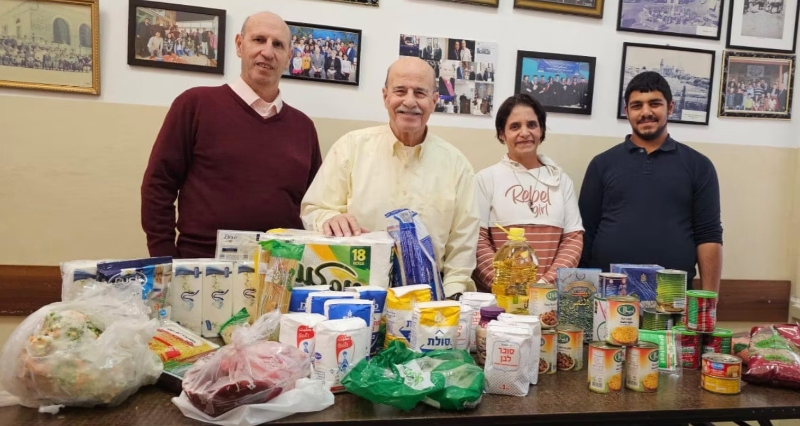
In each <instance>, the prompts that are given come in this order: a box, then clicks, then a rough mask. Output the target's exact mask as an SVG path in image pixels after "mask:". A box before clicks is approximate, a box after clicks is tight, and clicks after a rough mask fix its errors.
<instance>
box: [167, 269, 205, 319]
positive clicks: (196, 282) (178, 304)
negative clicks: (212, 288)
mask: <svg viewBox="0 0 800 426" xmlns="http://www.w3.org/2000/svg"><path fill="white" fill-rule="evenodd" d="M207 262H208V261H203V260H201V259H174V260H173V261H172V274H173V278H172V285H171V286H170V289H169V293H168V296H169V297H168V299H169V303H170V305H171V306H172V320H173V321H175V322H177V323H178V324H180V325H182V326H183V327H184V328H186V329H187V330H189V331H191V332H192V333H195V334H201V331H200V328H201V325H202V322H203V306H202V305H203V277H205V269H206V263H207Z"/></svg>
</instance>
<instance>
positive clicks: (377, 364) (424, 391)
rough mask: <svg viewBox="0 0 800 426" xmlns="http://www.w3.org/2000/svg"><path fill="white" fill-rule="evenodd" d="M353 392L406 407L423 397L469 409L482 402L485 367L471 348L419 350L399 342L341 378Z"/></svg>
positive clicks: (433, 403) (442, 405)
mask: <svg viewBox="0 0 800 426" xmlns="http://www.w3.org/2000/svg"><path fill="white" fill-rule="evenodd" d="M342 384H343V385H344V387H345V389H347V391H348V392H350V393H353V394H356V395H358V396H360V397H362V398H364V399H368V400H370V401H372V402H377V403H380V404H386V405H390V406H392V407H395V408H399V409H401V410H406V411H408V410H411V409H412V408H414V407H415V406H416V405H417V404H418V403H420V402H423V403H425V404H428V405H431V406H433V407H436V408H439V409H442V410H465V409H468V408H474V407H476V406H477V405H478V403H480V400H481V396H482V394H483V369H482V368H480V367H478V366H477V365H475V361H473V360H472V357H471V356H470V355H469V353H468V352H467V351H463V350H436V351H431V352H427V353H424V354H423V353H417V352H414V351H412V350H410V349H408V348H406V346H405V345H404V344H403V343H402V342H400V341H395V342H392V343H390V344H389V347H388V348H387V349H386V350H384V351H382V352H380V353H379V354H378V355H376V356H374V357H372V358H371V359H369V360H362V361H361V362H359V363H358V364H356V366H355V367H353V369H352V370H350V372H349V373H347V375H346V376H345V377H344V378H343V379H342Z"/></svg>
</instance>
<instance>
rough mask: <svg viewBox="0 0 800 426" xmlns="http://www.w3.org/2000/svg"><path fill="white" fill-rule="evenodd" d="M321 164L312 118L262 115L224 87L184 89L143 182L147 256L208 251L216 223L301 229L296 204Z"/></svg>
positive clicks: (284, 111) (291, 112)
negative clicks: (264, 116) (176, 236)
mask: <svg viewBox="0 0 800 426" xmlns="http://www.w3.org/2000/svg"><path fill="white" fill-rule="evenodd" d="M321 163H322V155H321V154H320V148H319V140H318V139H317V131H316V129H315V128H314V123H313V122H312V121H311V119H310V118H308V116H306V115H305V114H303V113H302V112H300V111H298V110H296V109H295V108H292V107H291V106H289V105H287V104H285V103H284V105H283V108H281V111H280V113H278V114H277V115H274V116H272V117H270V118H267V119H265V118H262V117H261V116H260V115H258V113H256V112H255V111H254V110H253V109H252V108H251V107H250V106H249V105H247V104H246V103H245V102H244V101H243V100H242V99H241V98H240V97H239V96H238V95H236V93H235V92H234V91H233V90H232V89H231V88H230V87H229V86H228V85H223V86H218V87H196V88H193V89H189V90H187V91H185V92H184V93H182V94H181V95H180V96H178V97H177V98H176V99H175V101H174V102H173V104H172V106H171V107H170V109H169V112H168V113H167V116H166V118H165V119H164V124H163V126H162V127H161V131H160V132H159V134H158V137H157V139H156V142H155V145H154V146H153V151H152V153H151V154H150V161H149V162H148V164H147V170H146V171H145V174H144V181H143V182H142V228H143V229H144V231H145V233H146V234H147V247H148V249H149V250H150V255H151V256H174V257H178V258H195V257H214V251H215V248H216V235H217V230H219V229H231V230H246V231H265V230H268V229H272V228H302V227H303V224H302V222H301V221H300V202H301V201H302V199H303V196H304V195H305V193H306V190H307V189H308V186H309V185H310V184H311V181H312V180H313V179H314V175H316V173H317V170H318V169H319V166H320V164H321ZM176 198H177V200H178V208H177V210H178V218H177V223H176V220H175V200H176ZM176 227H177V230H178V234H179V235H178V239H177V243H176V240H175V235H176V233H175V230H176Z"/></svg>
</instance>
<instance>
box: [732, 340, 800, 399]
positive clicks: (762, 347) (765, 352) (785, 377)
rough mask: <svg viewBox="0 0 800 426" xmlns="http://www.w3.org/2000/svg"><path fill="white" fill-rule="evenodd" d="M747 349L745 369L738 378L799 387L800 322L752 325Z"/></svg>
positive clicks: (793, 387)
mask: <svg viewBox="0 0 800 426" xmlns="http://www.w3.org/2000/svg"><path fill="white" fill-rule="evenodd" d="M748 352H749V355H750V359H749V362H748V369H747V371H746V372H745V374H744V375H742V380H744V381H746V382H748V383H760V384H766V385H771V386H778V387H787V388H792V389H800V325H798V324H776V325H769V326H758V327H753V328H752V329H751V330H750V346H749V347H748Z"/></svg>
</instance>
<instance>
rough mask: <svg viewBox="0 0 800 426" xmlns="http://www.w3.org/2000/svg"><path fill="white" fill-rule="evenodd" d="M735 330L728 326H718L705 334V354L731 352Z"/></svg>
mask: <svg viewBox="0 0 800 426" xmlns="http://www.w3.org/2000/svg"><path fill="white" fill-rule="evenodd" d="M732 341H733V331H731V330H728V329H727V328H716V329H714V332H713V333H711V334H703V342H702V343H703V353H704V354H711V353H713V354H730V353H731V343H732Z"/></svg>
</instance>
